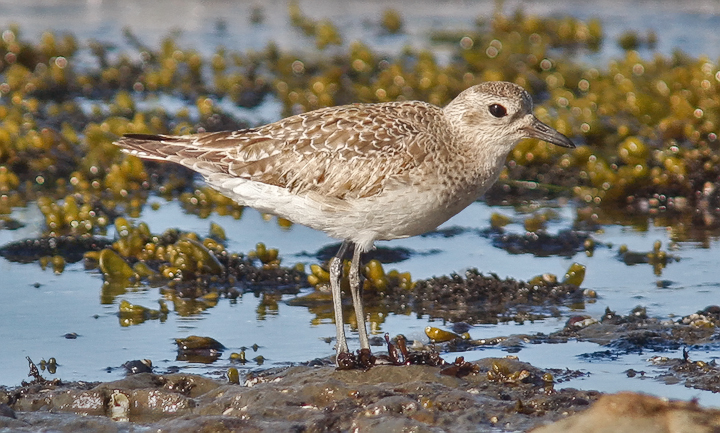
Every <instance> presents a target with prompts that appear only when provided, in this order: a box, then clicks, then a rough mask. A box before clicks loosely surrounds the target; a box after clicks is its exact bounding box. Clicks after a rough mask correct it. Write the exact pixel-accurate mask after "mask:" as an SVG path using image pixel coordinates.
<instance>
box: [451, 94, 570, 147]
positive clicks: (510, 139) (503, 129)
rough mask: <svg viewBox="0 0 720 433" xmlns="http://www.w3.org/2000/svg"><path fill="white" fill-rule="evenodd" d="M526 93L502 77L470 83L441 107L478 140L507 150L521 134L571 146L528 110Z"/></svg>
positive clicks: (453, 122) (530, 103) (531, 104)
mask: <svg viewBox="0 0 720 433" xmlns="http://www.w3.org/2000/svg"><path fill="white" fill-rule="evenodd" d="M532 109H533V102H532V98H531V97H530V94H529V93H528V92H526V91H525V89H523V88H522V87H520V86H518V85H516V84H513V83H508V82H504V81H489V82H485V83H481V84H478V85H476V86H473V87H470V88H468V89H466V90H465V91H463V92H462V93H460V94H459V95H458V96H457V97H456V98H455V99H453V100H452V102H450V104H448V105H447V107H445V109H444V111H445V116H446V119H448V121H449V122H450V123H451V124H452V125H453V127H454V128H457V129H458V130H459V131H462V133H463V134H464V135H467V134H470V135H472V136H473V138H472V139H473V140H474V141H476V142H478V143H486V144H489V145H496V146H500V147H501V148H502V150H504V151H506V152H509V151H510V150H511V149H512V148H513V147H514V146H515V145H516V144H517V142H518V141H520V140H522V139H523V138H537V139H540V140H544V141H547V142H548V143H552V144H555V145H557V146H561V147H567V148H573V147H575V145H574V144H573V142H572V141H570V139H569V138H567V137H566V136H564V135H563V134H561V133H559V132H558V131H556V130H555V129H553V128H551V127H549V126H548V125H546V124H544V123H542V122H541V121H539V120H538V119H537V118H536V117H535V116H534V115H533V113H532Z"/></svg>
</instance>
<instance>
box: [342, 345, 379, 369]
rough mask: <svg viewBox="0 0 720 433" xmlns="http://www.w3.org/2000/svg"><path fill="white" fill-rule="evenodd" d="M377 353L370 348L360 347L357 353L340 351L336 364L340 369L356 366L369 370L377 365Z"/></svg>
mask: <svg viewBox="0 0 720 433" xmlns="http://www.w3.org/2000/svg"><path fill="white" fill-rule="evenodd" d="M375 361H376V358H375V355H373V354H372V352H371V351H370V349H360V350H358V351H357V354H353V353H350V352H342V353H338V355H337V359H336V361H335V364H337V369H338V370H352V369H355V368H359V369H363V370H369V369H370V368H372V366H373V365H375Z"/></svg>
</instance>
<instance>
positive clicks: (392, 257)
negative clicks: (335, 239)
mask: <svg viewBox="0 0 720 433" xmlns="http://www.w3.org/2000/svg"><path fill="white" fill-rule="evenodd" d="M339 249H340V244H339V243H338V244H332V245H326V246H324V247H322V248H320V249H319V250H318V251H317V252H315V253H314V254H307V255H308V256H310V257H315V258H316V259H317V260H319V261H321V262H327V261H329V260H330V259H332V258H333V257H335V254H337V252H338V250H339ZM415 254H417V253H416V252H415V251H413V250H411V249H409V248H404V247H393V248H389V247H383V246H378V247H375V248H374V249H372V250H370V251H368V252H366V253H365V254H364V255H363V260H364V261H370V260H377V261H379V262H380V263H399V262H403V261H405V260H407V259H409V258H410V257H412V256H413V255H415ZM343 259H344V260H350V259H352V250H348V251H347V252H346V253H345V256H344V257H343Z"/></svg>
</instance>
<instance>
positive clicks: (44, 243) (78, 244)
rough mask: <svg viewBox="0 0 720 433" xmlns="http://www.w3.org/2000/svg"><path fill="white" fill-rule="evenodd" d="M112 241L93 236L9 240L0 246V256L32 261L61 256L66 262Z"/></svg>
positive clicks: (12, 259) (12, 260)
mask: <svg viewBox="0 0 720 433" xmlns="http://www.w3.org/2000/svg"><path fill="white" fill-rule="evenodd" d="M111 243H112V241H110V240H107V239H104V238H100V237H95V236H57V237H55V236H47V237H42V238H36V239H24V240H21V241H15V242H10V243H8V244H5V245H3V246H2V247H0V256H2V257H5V258H6V259H7V260H9V261H11V262H18V263H32V262H35V261H37V260H39V259H40V258H41V257H47V256H62V257H63V258H64V259H65V261H66V262H68V263H75V262H79V261H80V260H82V258H83V255H84V254H85V253H86V252H88V251H100V250H102V249H103V248H106V247H108V246H109V245H110V244H111Z"/></svg>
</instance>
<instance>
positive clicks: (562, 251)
mask: <svg viewBox="0 0 720 433" xmlns="http://www.w3.org/2000/svg"><path fill="white" fill-rule="evenodd" d="M487 233H488V236H489V237H490V239H492V244H493V246H494V247H497V248H501V249H503V250H505V251H507V252H509V253H510V254H526V253H530V254H533V255H535V256H538V257H548V256H562V257H572V256H574V255H575V253H578V252H580V251H583V250H585V241H586V240H588V239H590V236H589V235H588V234H586V233H582V232H578V231H574V230H561V231H560V232H558V234H556V235H553V234H550V233H548V232H546V231H544V230H539V231H536V232H526V233H523V234H517V233H502V232H497V231H489V232H487Z"/></svg>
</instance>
